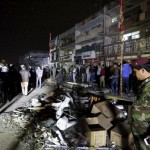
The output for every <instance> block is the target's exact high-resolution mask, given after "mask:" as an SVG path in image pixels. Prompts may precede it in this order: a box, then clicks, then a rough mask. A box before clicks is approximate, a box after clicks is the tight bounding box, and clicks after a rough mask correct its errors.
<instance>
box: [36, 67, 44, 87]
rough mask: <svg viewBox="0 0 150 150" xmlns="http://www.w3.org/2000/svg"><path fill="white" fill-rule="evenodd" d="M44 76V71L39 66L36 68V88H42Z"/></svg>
mask: <svg viewBox="0 0 150 150" xmlns="http://www.w3.org/2000/svg"><path fill="white" fill-rule="evenodd" d="M42 76H43V70H42V69H41V68H40V67H39V66H38V67H37V68H36V88H38V87H40V88H41V85H42Z"/></svg>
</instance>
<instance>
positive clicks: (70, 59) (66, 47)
mask: <svg viewBox="0 0 150 150" xmlns="http://www.w3.org/2000/svg"><path fill="white" fill-rule="evenodd" d="M74 55H75V28H74V27H73V28H71V29H69V30H67V31H66V32H64V33H62V34H60V35H59V62H60V64H61V65H62V66H63V67H64V68H65V69H66V71H68V69H69V67H70V66H71V65H73V64H74Z"/></svg>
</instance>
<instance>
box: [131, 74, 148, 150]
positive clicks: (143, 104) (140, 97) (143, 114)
mask: <svg viewBox="0 0 150 150" xmlns="http://www.w3.org/2000/svg"><path fill="white" fill-rule="evenodd" d="M132 119H133V122H132V132H133V135H134V140H135V144H134V148H133V149H135V150H150V147H148V146H146V145H145V143H144V138H145V137H146V136H148V135H150V77H149V78H147V79H146V80H144V81H143V82H142V83H141V86H140V87H139V90H138V92H137V99H136V101H135V103H134V104H133V107H132Z"/></svg>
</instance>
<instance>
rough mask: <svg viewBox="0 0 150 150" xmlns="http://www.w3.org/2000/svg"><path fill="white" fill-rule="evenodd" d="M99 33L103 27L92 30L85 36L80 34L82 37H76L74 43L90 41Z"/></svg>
mask: <svg viewBox="0 0 150 150" xmlns="http://www.w3.org/2000/svg"><path fill="white" fill-rule="evenodd" d="M100 33H103V27H102V26H100V27H97V28H94V29H93V30H91V31H89V32H88V33H87V35H85V34H82V35H79V36H77V37H76V43H80V42H82V41H87V40H90V39H92V38H94V37H99V35H100Z"/></svg>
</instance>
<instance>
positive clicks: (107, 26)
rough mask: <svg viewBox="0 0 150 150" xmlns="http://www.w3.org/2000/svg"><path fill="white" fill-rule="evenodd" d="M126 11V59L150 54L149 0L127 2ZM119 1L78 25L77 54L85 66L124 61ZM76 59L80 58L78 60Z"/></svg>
mask: <svg viewBox="0 0 150 150" xmlns="http://www.w3.org/2000/svg"><path fill="white" fill-rule="evenodd" d="M123 8H124V9H123V10H124V25H125V31H124V36H123V37H124V50H123V51H124V56H123V57H124V59H126V60H132V59H135V58H137V57H138V56H149V55H150V51H149V49H150V37H149V35H150V22H149V20H150V14H149V13H148V10H149V8H150V1H149V0H143V1H141V0H127V1H125V3H124V6H123ZM119 11H120V6H119V2H118V1H116V2H113V3H110V4H109V5H107V6H104V8H103V9H102V10H101V11H99V12H97V13H96V14H94V15H92V16H90V17H89V18H87V19H85V20H83V21H82V22H80V23H78V24H76V25H75V27H76V28H75V33H76V34H75V39H76V41H75V44H76V45H75V47H76V55H77V56H78V57H79V58H80V59H82V62H83V63H94V62H100V63H101V64H102V63H106V64H107V63H109V62H110V61H116V60H118V61H119V60H120V49H121V48H120V30H119V25H120V22H119V15H120V12H119ZM77 56H76V57H77Z"/></svg>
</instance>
